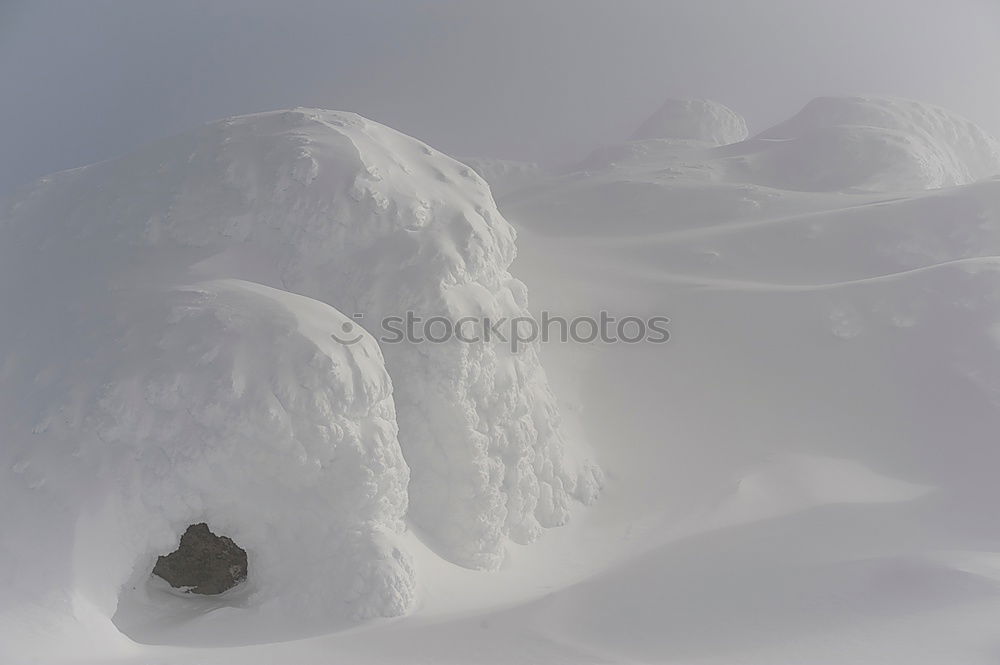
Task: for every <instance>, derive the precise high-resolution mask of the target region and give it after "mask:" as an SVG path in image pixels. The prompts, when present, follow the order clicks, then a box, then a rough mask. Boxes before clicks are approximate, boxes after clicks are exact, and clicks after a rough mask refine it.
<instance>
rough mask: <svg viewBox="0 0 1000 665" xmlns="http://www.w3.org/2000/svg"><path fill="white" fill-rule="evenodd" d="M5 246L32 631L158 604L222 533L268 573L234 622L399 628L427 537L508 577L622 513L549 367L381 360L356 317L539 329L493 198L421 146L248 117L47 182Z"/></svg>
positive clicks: (20, 517) (8, 456)
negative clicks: (539, 544)
mask: <svg viewBox="0 0 1000 665" xmlns="http://www.w3.org/2000/svg"><path fill="white" fill-rule="evenodd" d="M0 228H2V233H3V248H2V250H0V251H2V261H0V270H2V273H3V276H2V283H3V284H4V289H3V297H2V305H0V308H2V310H3V311H4V312H5V315H4V318H3V322H2V324H0V343H2V345H3V348H4V351H5V355H4V363H3V366H2V370H0V395H2V397H3V418H2V422H3V430H2V435H0V436H2V439H3V440H4V442H5V445H4V449H3V455H4V458H3V460H4V463H3V465H2V466H3V468H4V473H5V481H4V483H3V491H4V494H5V495H6V496H5V497H4V498H5V499H6V500H5V502H4V503H5V505H6V506H7V507H8V508H7V509H6V510H5V512H4V515H3V523H2V525H0V526H2V529H3V531H4V532H5V533H7V534H9V536H10V538H9V540H8V539H7V538H5V547H4V549H5V553H4V556H3V560H4V561H5V562H6V563H5V565H4V574H5V577H4V580H3V585H4V586H5V587H6V588H8V589H10V590H11V592H10V593H9V594H8V595H7V602H5V603H4V605H5V607H4V610H5V611H14V608H16V607H19V606H22V605H25V604H29V605H36V606H38V607H43V608H44V607H51V606H52V605H51V603H52V602H56V601H55V600H51V601H50V596H51V597H52V598H56V599H58V598H66V597H68V598H70V599H72V601H73V603H76V602H77V601H78V602H79V603H85V604H87V605H88V606H93V607H94V608H96V612H97V614H98V615H100V616H104V617H106V618H107V617H111V616H112V615H114V614H115V611H116V606H117V605H118V602H119V595H120V591H121V590H122V589H131V588H132V587H135V588H136V593H137V594H138V595H136V596H135V597H132V596H130V597H129V598H127V599H125V600H127V601H128V603H130V604H131V605H133V606H142V605H143V604H147V601H148V598H145V597H144V596H143V594H146V592H147V591H148V592H149V593H150V594H154V595H155V593H156V592H157V589H155V588H150V589H148V590H147V589H145V588H140V587H143V585H145V579H146V578H147V577H148V573H149V570H150V569H151V567H152V564H153V562H154V561H155V557H156V556H157V555H159V554H165V553H167V552H169V551H171V550H172V549H173V548H174V546H175V545H176V542H177V540H178V538H179V535H180V533H181V532H183V530H184V528H185V527H186V526H187V525H188V524H191V523H196V522H200V521H207V522H208V523H209V526H210V528H212V529H214V530H216V531H217V532H219V533H223V534H224V535H229V536H231V537H232V538H233V539H234V540H235V541H236V542H237V543H238V544H240V545H241V546H242V547H244V548H245V549H247V551H248V553H249V558H250V575H249V578H248V582H247V587H248V588H247V589H245V590H243V591H242V592H241V593H239V594H234V596H236V597H235V598H234V601H233V602H234V604H235V605H239V606H240V607H241V608H249V610H252V612H250V613H251V614H253V617H252V620H253V621H254V622H255V625H258V626H265V625H266V624H267V621H268V620H269V619H273V618H275V617H282V616H284V617H299V618H300V619H308V618H315V617H321V618H322V620H323V621H325V622H327V624H329V623H330V622H336V621H339V620H342V619H343V620H347V619H358V618H367V617H371V616H392V615H396V614H400V613H403V612H405V611H406V610H407V609H409V608H410V607H411V605H412V602H413V598H414V571H413V567H412V565H411V562H410V559H409V557H408V555H407V554H406V553H405V552H404V551H403V549H401V547H400V546H399V545H398V543H397V542H396V540H395V537H396V536H397V535H398V534H400V533H401V532H402V531H403V527H404V519H405V520H407V521H408V522H409V523H410V524H411V525H412V526H413V527H414V528H416V529H417V530H418V531H419V533H420V537H421V538H422V539H423V540H424V541H425V542H426V543H427V544H429V545H430V546H431V547H432V548H433V549H434V550H435V551H436V552H437V553H438V554H440V555H441V556H443V557H445V558H447V559H449V560H452V561H455V562H457V563H460V564H462V565H466V566H471V567H477V568H488V569H493V568H496V567H498V566H499V565H500V563H501V562H502V561H503V558H504V556H505V552H506V546H507V544H508V542H509V540H508V539H512V540H513V541H515V542H518V543H529V542H531V541H533V540H535V539H536V538H537V537H538V536H539V534H540V532H541V530H542V528H543V527H549V526H558V525H561V524H563V523H565V522H566V521H567V519H568V517H569V509H570V503H571V501H572V499H573V497H577V498H580V499H582V500H585V501H588V502H589V501H591V500H592V499H593V498H594V497H595V495H596V493H597V490H598V487H599V483H600V473H599V471H598V470H597V468H596V467H594V466H593V465H591V464H589V463H586V462H578V461H576V458H575V457H574V458H573V459H569V458H566V457H565V455H564V453H565V452H566V451H565V448H566V443H565V441H564V439H563V437H562V435H561V433H560V430H559V414H558V408H557V407H556V405H555V402H554V398H553V396H552V393H551V392H550V390H549V388H548V385H547V381H546V378H545V374H544V371H543V370H542V368H541V366H540V364H539V361H538V349H537V346H528V347H527V348H525V349H522V350H520V351H519V352H517V353H514V352H512V351H511V350H510V349H508V348H507V346H506V345H505V344H501V343H495V344H478V345H473V344H463V343H460V342H458V341H455V340H452V341H450V342H448V343H444V344H438V345H431V344H426V343H425V344H416V343H413V344H406V343H400V344H384V345H383V347H382V349H381V350H380V349H379V346H378V344H377V343H376V341H375V340H374V339H372V338H370V337H368V336H366V335H363V334H362V333H361V332H360V329H359V328H358V327H357V326H356V325H353V323H352V318H351V316H349V315H348V314H343V313H341V312H345V313H349V314H350V315H353V314H354V313H363V314H364V316H365V319H364V320H363V321H362V323H363V324H365V325H367V326H368V327H370V328H371V329H372V330H373V332H375V333H376V334H380V333H381V330H380V326H379V322H380V321H381V319H382V318H383V317H384V316H388V315H400V316H402V315H404V314H405V313H406V312H408V311H412V312H414V313H415V314H417V315H419V316H422V317H424V318H427V317H430V316H435V315H441V316H447V317H448V318H449V319H451V320H457V319H458V318H460V317H462V316H467V315H469V316H482V315H484V314H489V315H492V316H494V317H499V316H507V317H513V316H519V315H526V314H527V310H526V309H525V306H526V290H525V287H524V285H523V284H522V283H521V282H519V281H518V280H516V279H514V278H513V277H512V276H511V275H510V273H509V272H508V271H507V266H508V265H509V264H510V262H511V261H512V260H513V258H514V253H515V249H514V231H513V229H512V228H511V227H510V225H509V224H508V223H507V222H506V221H505V220H504V219H503V217H502V216H501V215H500V214H499V212H498V211H497V210H496V206H495V204H494V202H493V199H492V197H491V195H490V191H489V189H488V187H487V186H486V184H485V183H484V182H483V181H482V179H481V178H479V176H477V175H476V174H475V173H474V172H473V171H472V170H471V169H469V168H468V167H467V166H464V165H462V164H460V163H458V162H456V161H454V160H452V159H450V158H448V157H446V156H444V155H442V154H440V153H438V152H436V151H434V150H433V149H431V148H429V147H428V146H426V145H424V144H422V143H420V142H419V141H416V140H414V139H411V138H409V137H406V136H404V135H402V134H399V133H397V132H395V131H393V130H391V129H388V128H386V127H383V126H381V125H378V124H377V123H373V122H370V121H368V120H365V119H364V118H361V117H360V116H357V115H354V114H349V113H338V112H332V111H322V110H311V109H300V110H295V111H283V112H274V113H265V114H260V115H254V116H244V117H240V118H233V119H229V120H224V121H221V122H218V123H213V124H211V125H208V126H206V127H203V128H201V129H199V130H196V131H194V132H191V133H189V134H185V135H181V136H178V137H174V138H171V139H167V140H164V141H161V142H159V143H156V144H154V145H152V146H149V147H147V148H144V149H142V150H140V151H138V152H136V153H134V154H132V155H129V156H126V157H123V158H120V159H117V160H113V161H110V162H105V163H101V164H97V165H94V166H90V167H85V168H82V169H77V170H74V171H69V172H64V173H60V174H57V175H55V176H52V177H50V178H46V179H44V180H42V181H41V182H39V183H37V184H36V185H34V186H32V187H30V188H28V189H27V190H25V191H23V192H21V193H20V194H19V195H17V196H15V197H14V198H13V199H12V200H11V201H10V202H9V203H8V204H7V207H6V212H5V213H4V215H3V221H2V227H0ZM334 307H337V308H339V309H340V311H337V309H334ZM331 334H337V335H338V336H339V337H340V338H341V339H351V338H354V337H358V336H360V340H359V341H358V342H357V343H356V344H347V345H343V344H340V343H338V342H337V341H335V340H334V338H332V337H331ZM383 353H384V355H385V361H386V362H385V365H383ZM390 376H391V380H390ZM397 423H398V430H397ZM397 431H398V439H397ZM404 458H405V461H404ZM8 548H9V549H10V550H11V551H9V552H7V551H6V550H7V549H8ZM43 550H44V551H48V552H52V553H53V554H52V555H50V556H38V555H37V553H38V552H39V551H43ZM11 562H14V563H11ZM8 578H9V579H8ZM147 595H148V594H147ZM28 598H31V599H32V600H31V601H30V602H29V601H28V600H27V599H28ZM58 602H63V601H61V600H60V601H58ZM230 609H232V608H230ZM249 610H248V611H249ZM72 612H73V614H74V615H77V616H78V615H79V611H78V610H77V609H75V607H74V609H73V610H72ZM237 614H238V612H237ZM132 618H133V617H129V616H122V615H119V616H118V617H117V620H118V621H119V623H120V625H122V626H123V627H124V626H126V625H131V624H130V621H131V619H132ZM123 629H125V630H127V631H128V630H130V629H129V628H123ZM131 630H133V631H134V630H141V629H140V628H134V627H133V628H132V629H131ZM258 630H261V629H260V628H258ZM265 632H266V631H265ZM261 635H263V634H261Z"/></svg>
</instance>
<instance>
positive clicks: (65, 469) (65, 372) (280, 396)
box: [3, 280, 415, 622]
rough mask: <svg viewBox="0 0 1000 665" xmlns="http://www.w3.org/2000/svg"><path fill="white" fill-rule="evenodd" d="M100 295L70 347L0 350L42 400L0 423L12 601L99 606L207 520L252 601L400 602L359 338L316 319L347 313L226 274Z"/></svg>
mask: <svg viewBox="0 0 1000 665" xmlns="http://www.w3.org/2000/svg"><path fill="white" fill-rule="evenodd" d="M97 300H99V299H97V298H95V301H97ZM113 300H114V301H115V303H114V305H115V307H113V308H105V307H103V306H99V307H98V309H99V310H100V311H99V315H97V316H94V315H91V314H90V313H81V315H80V316H78V317H73V319H72V320H68V321H66V323H68V324H71V325H70V326H69V327H68V328H67V333H71V334H73V335H76V336H85V337H89V338H90V339H88V340H87V341H86V343H85V344H84V345H82V346H81V348H80V349H79V351H80V352H83V353H85V354H86V355H85V356H84V355H83V354H82V353H80V354H78V353H75V352H74V353H71V354H66V355H65V356H63V357H60V356H59V355H58V354H53V356H52V358H51V359H50V358H46V357H45V356H41V357H32V356H31V355H30V354H28V353H24V355H23V356H22V357H21V358H20V359H19V360H20V362H18V363H15V364H14V365H13V366H10V365H8V367H7V368H5V369H6V370H7V371H5V372H4V376H3V378H4V383H5V384H6V385H5V386H4V388H5V395H6V392H7V390H13V389H16V386H21V387H23V389H24V390H25V391H26V392H28V393H32V392H34V393H36V394H35V395H34V396H33V397H34V399H36V400H40V399H41V398H42V397H47V398H49V400H51V401H50V402H49V403H48V404H45V405H41V404H39V406H40V408H39V410H38V413H37V417H36V422H35V423H34V425H33V430H32V431H31V432H30V433H25V432H16V431H11V429H7V430H6V436H5V444H6V445H5V449H4V454H5V456H7V455H9V456H10V458H8V460H6V461H8V462H9V463H12V464H13V465H14V467H13V468H14V475H13V477H11V478H10V479H9V481H7V482H5V483H4V493H5V494H6V495H7V497H6V498H8V499H12V500H13V502H10V501H8V502H6V503H5V505H6V506H7V508H6V509H5V513H4V532H5V534H6V535H5V538H7V537H11V538H12V539H14V540H13V542H17V543H18V546H19V547H27V548H34V549H35V550H36V553H35V556H34V557H32V558H31V559H30V560H22V561H15V562H14V563H13V566H14V569H15V570H16V571H17V573H18V575H17V577H16V578H12V579H9V580H8V579H7V577H6V573H8V572H10V568H9V567H10V566H12V562H11V561H10V559H8V558H7V557H4V559H5V560H4V573H5V578H4V586H5V588H7V589H8V591H10V590H13V591H14V593H13V599H16V600H18V601H19V602H22V603H23V602H25V597H26V596H27V597H31V598H32V600H33V601H38V600H39V599H40V598H45V597H46V595H47V594H49V593H51V594H53V595H55V596H59V595H61V594H66V595H67V596H69V597H75V596H79V597H81V598H82V599H83V600H85V601H86V602H88V603H90V604H92V605H93V606H94V607H96V608H97V609H98V611H99V612H100V613H101V614H103V615H104V616H107V617H110V616H112V615H113V614H114V613H115V611H116V607H117V604H118V601H119V597H118V596H119V590H121V589H124V588H129V589H137V591H135V592H133V593H140V594H144V593H145V585H146V580H147V579H148V578H149V572H150V570H152V566H153V564H154V562H155V559H156V556H157V555H160V554H165V553H167V552H170V551H171V550H173V549H175V548H176V546H177V542H178V539H179V537H180V534H181V533H182V532H183V531H184V529H185V528H186V527H187V525H189V524H193V523H198V522H207V523H208V524H209V525H210V527H211V528H212V529H214V530H216V531H217V532H219V533H222V534H225V535H227V536H229V537H231V538H232V539H233V540H234V541H235V542H236V543H237V544H239V545H240V546H241V547H243V548H245V549H246V550H247V552H248V553H249V569H250V570H249V576H248V579H247V581H246V582H245V583H244V584H245V587H246V588H245V589H236V590H234V592H239V594H238V595H240V596H242V597H245V598H246V599H247V600H246V601H245V602H246V603H248V604H249V605H250V606H252V607H255V608H258V610H259V612H260V614H259V617H257V618H265V619H270V620H274V619H278V618H282V619H287V618H295V617H297V618H298V620H300V621H301V620H308V621H315V620H316V619H320V620H322V621H326V622H330V621H336V620H338V619H355V618H366V617H371V616H393V615H397V614H400V613H402V612H404V611H405V610H406V609H407V608H409V606H410V605H411V603H412V601H413V597H414V588H415V587H414V574H413V570H412V566H411V564H410V561H409V557H408V556H407V555H406V554H405V553H404V552H402V551H401V550H400V549H399V548H398V547H397V546H396V544H395V537H396V534H398V533H400V532H402V530H403V519H404V515H405V512H406V505H407V495H406V487H407V478H408V469H407V466H406V463H405V462H404V460H403V456H402V453H401V451H400V448H399V444H398V441H397V438H396V420H395V411H394V408H393V401H392V387H391V382H390V380H389V376H388V374H387V372H386V370H385V368H384V366H383V362H382V355H381V353H380V351H379V348H378V345H377V344H376V343H375V341H374V340H373V339H371V338H370V337H368V336H365V337H363V338H362V339H361V340H359V342H358V343H357V344H354V345H351V346H345V345H342V344H338V343H336V342H335V341H333V340H332V339H331V338H330V336H329V330H331V329H336V328H337V327H339V326H341V325H343V324H344V323H345V322H347V321H349V319H348V318H347V317H345V316H343V315H342V314H340V313H339V312H337V311H336V310H334V309H333V308H331V307H329V306H327V305H324V304H322V303H320V302H317V301H315V300H311V299H309V298H305V297H302V296H296V295H292V294H289V293H286V292H282V291H278V290H275V289H271V288H269V287H265V286H262V285H259V284H254V283H250V282H244V281H240V280H223V281H211V282H205V283H201V284H196V285H193V286H190V287H182V288H177V289H168V290H160V289H139V290H137V291H135V292H129V293H126V294H121V295H118V296H116V297H114V298H113ZM95 304H96V302H95ZM70 307H72V305H70ZM112 310H113V311H114V314H113V318H111V319H110V320H102V319H104V315H106V314H111V312H112ZM26 344H30V342H27V341H26ZM26 344H22V345H21V349H22V350H26V349H25V346H26ZM29 348H30V347H29ZM43 348H44V347H42V346H38V347H36V348H35V349H34V350H35V351H39V350H42V349H43ZM18 370H20V371H18ZM32 375H34V381H33V383H34V385H32V386H30V387H29V384H30V383H32V381H31V377H32ZM12 384H14V385H12ZM25 401H28V400H25ZM25 424H28V423H25ZM11 460H12V462H11ZM46 508H48V510H49V511H50V512H47V511H46ZM48 538H51V539H53V540H54V542H53V543H52V546H51V547H41V546H40V543H41V542H44V540H45V539H48Z"/></svg>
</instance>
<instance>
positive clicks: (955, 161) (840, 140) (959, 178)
mask: <svg viewBox="0 0 1000 665" xmlns="http://www.w3.org/2000/svg"><path fill="white" fill-rule="evenodd" d="M755 138H756V140H757V142H763V143H765V145H763V146H758V147H760V148H761V152H759V153H758V154H757V155H751V156H750V158H749V159H750V160H751V161H752V163H753V166H752V167H751V170H753V171H754V172H756V173H757V174H758V175H760V176H763V181H764V182H765V183H766V184H770V185H773V186H778V187H783V188H787V189H799V190H806V191H833V190H845V189H851V188H854V189H860V190H869V191H903V190H921V189H937V188H941V187H949V186H954V185H964V184H969V183H972V182H976V181H978V180H983V179H985V178H989V177H991V176H994V175H997V174H1000V141H997V139H995V138H994V137H992V136H990V135H989V134H987V133H986V132H985V131H984V130H982V129H981V128H980V127H978V126H977V125H975V124H974V123H972V122H970V121H969V120H966V119H964V118H962V117H960V116H958V115H956V114H954V113H952V112H950V111H947V110H945V109H942V108H939V107H936V106H933V105H931V104H926V103H922V102H915V101H909V100H904V99H893V98H887V97H821V98H818V99H814V100H813V101H811V102H809V104H807V105H806V107H805V108H804V109H802V111H800V112H799V113H798V114H797V115H795V116H794V117H792V118H791V119H789V120H787V121H785V122H783V123H781V124H779V125H777V126H775V127H772V128H771V129H769V130H767V131H765V132H763V133H761V134H760V135H758V136H757V137H755Z"/></svg>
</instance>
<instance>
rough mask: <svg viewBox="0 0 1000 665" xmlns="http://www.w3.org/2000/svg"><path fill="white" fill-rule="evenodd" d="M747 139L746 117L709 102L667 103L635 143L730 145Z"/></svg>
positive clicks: (643, 127)
mask: <svg viewBox="0 0 1000 665" xmlns="http://www.w3.org/2000/svg"><path fill="white" fill-rule="evenodd" d="M746 138H747V124H746V121H745V120H744V119H743V117H742V116H741V115H740V114H738V113H736V112H735V111H733V110H732V109H730V108H729V107H727V106H724V105H722V104H720V103H718V102H713V101H711V100H708V99H668V100H667V101H666V102H665V103H664V104H663V106H661V107H660V108H659V110H657V111H656V113H654V114H653V115H651V116H650V117H649V118H648V119H647V120H646V121H645V122H644V123H642V125H640V126H639V129H637V130H636V132H635V134H633V135H632V139H633V140H637V141H638V140H646V139H671V140H677V141H685V142H686V141H696V142H699V143H703V144H708V145H716V146H719V145H728V144H730V143H738V142H740V141H743V140H744V139H746Z"/></svg>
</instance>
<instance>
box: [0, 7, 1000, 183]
mask: <svg viewBox="0 0 1000 665" xmlns="http://www.w3.org/2000/svg"><path fill="white" fill-rule="evenodd" d="M998 71H1000V7H998V6H997V5H996V4H995V3H993V2H990V1H989V0H955V1H953V2H949V3H941V2H932V1H930V0H838V1H837V2H830V1H825V2H822V1H818V0H768V1H767V2H763V1H762V2H754V3H746V2H738V1H734V0H729V1H722V0H709V1H705V0H698V1H697V2H693V1H691V2H688V1H685V2H621V1H616V2H575V1H574V2H571V1H561V2H540V3H539V2H495V3H482V2H475V3H473V2H457V1H456V2H444V1H442V2H413V1H407V2H379V3H369V2H303V1H300V2H281V3H278V2H273V3H265V2H249V1H235V0H233V1H215V2H195V1H192V0H180V1H173V2H157V3H153V2H142V1H136V0H128V1H109V0H95V1H92V2H86V3H84V2H69V1H67V2H27V1H22V2H18V1H16V0H15V1H13V2H11V0H5V2H4V3H3V4H0V90H2V97H3V103H2V104H0V127H3V130H2V132H0V155H2V157H0V192H3V191H7V190H9V189H10V188H11V187H13V186H15V185H17V184H20V183H24V182H27V181H30V180H32V179H34V178H36V177H38V176H40V175H43V174H45V173H48V172H52V171H56V170H61V169H65V168H70V167H74V166H79V165H82V164H85V163H89V162H93V161H96V160H102V159H106V158H109V157H112V156H114V155H117V154H120V153H122V152H124V151H127V150H129V149H131V148H133V147H135V146H137V145H140V144H143V143H146V142H148V141H150V140H152V139H155V138H159V137H162V136H166V135H170V134H172V133H175V132H178V131H182V130H184V129H187V128H189V127H191V126H193V125H196V124H198V123H201V122H205V121H208V120H211V119H214V118H218V117H222V116H227V115H234V114H242V113H250V112H254V111H263V110H270V109H275V108H284V107H293V106H300V105H302V106H319V107H326V108H335V109H341V110H351V111H357V112H359V113H361V114H363V115H365V116H368V117H371V118H373V119H375V120H378V121H380V122H383V123H385V124H388V125H390V126H392V127H395V128H397V129H399V130H401V131H403V132H406V133H408V134H411V135H414V136H416V137H418V138H420V139H423V140H425V141H427V142H429V143H431V144H432V145H434V146H436V147H438V148H440V149H442V150H445V151H446V152H449V153H451V154H454V155H456V156H480V155H481V156H492V157H501V158H509V159H523V160H530V161H539V162H543V163H549V164H553V163H560V162H565V161H568V160H572V159H576V158H579V157H580V156H582V155H583V154H585V153H586V152H588V151H589V150H590V149H591V148H592V147H593V146H594V145H597V144H600V143H604V142H609V141H615V140H617V139H620V138H622V137H624V136H627V135H628V134H629V133H630V132H631V131H632V130H633V129H634V127H635V126H636V125H637V124H638V123H639V122H641V120H642V119H643V118H644V117H645V116H646V115H648V114H649V113H650V112H651V111H652V110H654V109H655V108H656V107H657V106H658V105H659V103H660V102H661V101H662V100H663V99H664V98H666V97H709V98H713V99H717V100H719V101H721V102H723V103H725V104H727V105H729V106H731V107H732V108H734V109H736V110H738V111H740V112H741V113H743V114H744V115H745V116H746V118H747V120H748V122H749V124H750V128H751V132H753V131H758V130H761V129H764V128H766V127H767V126H768V125H769V124H771V123H774V122H777V121H779V120H781V119H782V118H784V117H787V116H789V115H791V114H792V113H794V112H795V111H796V110H797V109H798V108H800V107H801V106H802V105H803V104H804V103H805V102H807V101H808V100H809V99H811V98H812V97H815V96H817V95H821V94H838V93H849V92H875V93H880V94H892V95H900V96H905V97H913V98H917V99H921V100H924V101H929V102H934V103H937V104H941V105H944V106H947V107H949V108H952V109H954V110H956V111H958V112H959V113H962V114H964V115H966V116H967V117H969V118H970V119H972V120H974V121H976V122H978V123H980V124H981V125H983V126H984V127H986V128H987V129H988V130H991V131H993V132H994V133H997V132H1000V92H998V88H997V76H996V72H998Z"/></svg>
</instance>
